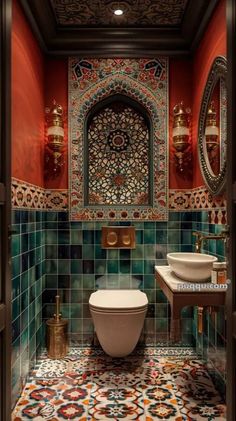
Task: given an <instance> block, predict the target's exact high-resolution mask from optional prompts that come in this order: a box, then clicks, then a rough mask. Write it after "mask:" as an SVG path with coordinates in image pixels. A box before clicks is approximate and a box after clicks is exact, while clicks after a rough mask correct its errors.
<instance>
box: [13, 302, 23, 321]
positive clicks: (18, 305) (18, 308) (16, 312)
mask: <svg viewBox="0 0 236 421" xmlns="http://www.w3.org/2000/svg"><path fill="white" fill-rule="evenodd" d="M20 313H21V300H20V297H17V298H16V299H15V300H14V301H13V302H12V320H15V319H16V318H17V317H19V315H20Z"/></svg>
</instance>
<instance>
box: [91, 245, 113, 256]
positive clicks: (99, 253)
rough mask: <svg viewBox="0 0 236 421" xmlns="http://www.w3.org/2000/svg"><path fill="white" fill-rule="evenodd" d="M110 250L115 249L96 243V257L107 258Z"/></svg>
mask: <svg viewBox="0 0 236 421" xmlns="http://www.w3.org/2000/svg"><path fill="white" fill-rule="evenodd" d="M108 251H113V250H105V249H102V248H101V246H100V245H95V259H106V257H107V252H108Z"/></svg>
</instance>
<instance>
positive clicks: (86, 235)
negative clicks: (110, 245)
mask: <svg viewBox="0 0 236 421" xmlns="http://www.w3.org/2000/svg"><path fill="white" fill-rule="evenodd" d="M83 244H94V231H90V230H84V231H83Z"/></svg>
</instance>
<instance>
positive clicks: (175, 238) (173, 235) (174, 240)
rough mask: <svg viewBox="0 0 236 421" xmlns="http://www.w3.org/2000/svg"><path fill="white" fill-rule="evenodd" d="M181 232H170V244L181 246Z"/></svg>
mask: <svg viewBox="0 0 236 421" xmlns="http://www.w3.org/2000/svg"><path fill="white" fill-rule="evenodd" d="M180 232H181V231H179V230H170V231H168V244H180Z"/></svg>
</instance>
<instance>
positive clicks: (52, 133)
mask: <svg viewBox="0 0 236 421" xmlns="http://www.w3.org/2000/svg"><path fill="white" fill-rule="evenodd" d="M45 112H46V122H47V132H46V133H47V142H46V150H45V174H46V176H48V177H56V176H57V175H58V174H59V173H60V171H61V167H62V166H63V165H64V121H63V108H62V106H61V105H59V104H57V102H56V101H55V100H54V101H53V104H52V106H51V107H47V108H46V110H45Z"/></svg>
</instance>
